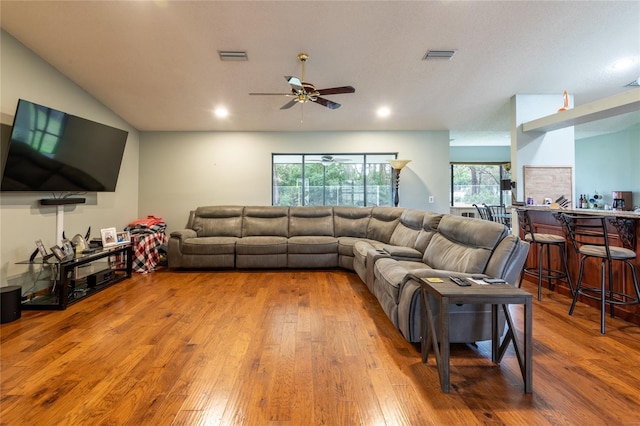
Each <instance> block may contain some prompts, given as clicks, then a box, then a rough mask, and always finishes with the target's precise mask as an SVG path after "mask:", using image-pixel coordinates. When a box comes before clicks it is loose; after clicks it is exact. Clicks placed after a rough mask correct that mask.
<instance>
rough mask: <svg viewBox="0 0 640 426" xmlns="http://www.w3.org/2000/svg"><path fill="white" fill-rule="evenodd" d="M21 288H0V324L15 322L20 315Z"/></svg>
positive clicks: (14, 286)
mask: <svg viewBox="0 0 640 426" xmlns="http://www.w3.org/2000/svg"><path fill="white" fill-rule="evenodd" d="M21 299H22V287H20V286H19V285H10V286H6V287H0V324H4V323H6V322H11V321H15V320H17V319H18V318H20V316H21V315H22V301H21Z"/></svg>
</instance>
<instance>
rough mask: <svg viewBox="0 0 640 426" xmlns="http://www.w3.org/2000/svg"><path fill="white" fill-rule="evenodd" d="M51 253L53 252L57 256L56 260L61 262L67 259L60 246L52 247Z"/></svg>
mask: <svg viewBox="0 0 640 426" xmlns="http://www.w3.org/2000/svg"><path fill="white" fill-rule="evenodd" d="M51 251H52V252H53V254H54V255H55V256H56V258H57V259H58V260H59V261H61V262H62V261H63V260H64V259H65V257H66V256H65V255H64V251H62V249H61V248H60V246H57V245H56V246H53V247H51Z"/></svg>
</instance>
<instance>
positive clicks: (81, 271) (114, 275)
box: [18, 243, 133, 310]
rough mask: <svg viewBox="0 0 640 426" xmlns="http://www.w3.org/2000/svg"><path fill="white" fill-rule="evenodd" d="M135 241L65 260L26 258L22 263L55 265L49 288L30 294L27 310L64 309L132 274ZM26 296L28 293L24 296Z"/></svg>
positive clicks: (25, 304) (26, 303) (25, 303)
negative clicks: (132, 245) (132, 246)
mask: <svg viewBox="0 0 640 426" xmlns="http://www.w3.org/2000/svg"><path fill="white" fill-rule="evenodd" d="M132 260H133V256H132V249H131V244H130V243H126V244H119V245H117V246H113V247H108V248H104V249H100V250H97V251H95V252H94V253H88V254H84V253H83V254H76V255H75V256H74V257H73V258H71V259H69V260H64V261H61V262H58V261H55V260H52V258H49V259H48V261H49V262H47V261H45V260H42V259H40V260H35V261H23V262H18V263H19V264H34V263H38V264H41V265H42V266H43V267H45V265H47V266H50V267H51V268H52V269H53V274H52V275H53V279H52V280H51V284H50V286H49V288H47V289H44V290H42V291H38V292H35V293H32V294H26V295H25V296H26V297H27V299H26V300H24V301H23V302H22V309H23V310H64V309H66V308H67V306H69V305H71V304H73V303H75V302H78V301H80V300H82V299H84V298H86V297H89V296H91V295H92V294H95V293H97V292H99V291H101V290H104V289H105V288H107V287H109V286H112V285H113V284H116V283H118V282H120V281H122V280H124V279H127V278H130V277H131V271H132ZM23 297H24V296H23Z"/></svg>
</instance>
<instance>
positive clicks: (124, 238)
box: [116, 231, 131, 244]
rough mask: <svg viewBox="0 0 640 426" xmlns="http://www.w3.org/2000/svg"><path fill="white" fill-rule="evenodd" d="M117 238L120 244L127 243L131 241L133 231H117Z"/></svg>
mask: <svg viewBox="0 0 640 426" xmlns="http://www.w3.org/2000/svg"><path fill="white" fill-rule="evenodd" d="M116 240H117V242H118V244H126V243H129V242H131V233H130V232H129V231H122V232H117V233H116Z"/></svg>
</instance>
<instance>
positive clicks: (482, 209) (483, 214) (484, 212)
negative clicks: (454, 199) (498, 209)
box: [473, 204, 493, 220]
mask: <svg viewBox="0 0 640 426" xmlns="http://www.w3.org/2000/svg"><path fill="white" fill-rule="evenodd" d="M473 206H474V207H475V208H476V210H478V215H479V216H480V219H484V220H493V219H491V211H490V210H489V207H487V206H486V205H483V206H480V205H478V204H474V205H473Z"/></svg>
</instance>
